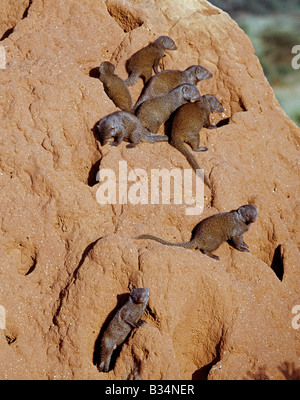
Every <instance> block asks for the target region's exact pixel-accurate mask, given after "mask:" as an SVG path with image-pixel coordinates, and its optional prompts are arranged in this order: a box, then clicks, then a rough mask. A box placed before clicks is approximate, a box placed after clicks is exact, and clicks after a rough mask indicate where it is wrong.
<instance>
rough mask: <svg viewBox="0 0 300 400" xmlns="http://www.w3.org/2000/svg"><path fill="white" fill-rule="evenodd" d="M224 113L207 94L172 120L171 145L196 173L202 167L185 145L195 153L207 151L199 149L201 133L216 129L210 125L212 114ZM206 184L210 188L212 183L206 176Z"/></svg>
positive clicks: (179, 112) (187, 105) (213, 97)
mask: <svg viewBox="0 0 300 400" xmlns="http://www.w3.org/2000/svg"><path fill="white" fill-rule="evenodd" d="M223 111H224V109H223V107H222V105H221V103H220V102H219V101H218V100H217V99H216V97H215V96H212V95H210V94H205V95H204V96H201V98H200V100H199V101H196V102H194V103H188V104H184V105H183V106H181V107H180V108H178V110H177V111H176V112H175V115H174V118H173V120H172V131H171V137H170V144H171V145H172V146H174V147H175V148H176V149H177V150H179V151H180V152H181V153H182V154H183V155H184V156H185V158H186V159H187V161H188V162H189V164H190V165H191V167H192V168H193V169H194V170H195V171H196V170H197V169H200V166H199V164H198V162H197V160H196V158H195V157H194V155H193V154H192V153H191V152H190V151H189V150H188V148H187V147H186V146H185V144H184V143H187V144H189V145H190V146H191V148H192V150H194V151H206V150H207V147H199V144H200V136H199V132H200V131H201V129H202V128H203V127H205V128H208V129H213V128H216V126H215V125H211V124H210V121H209V116H210V113H212V112H218V113H220V112H223ZM204 182H205V183H206V184H207V186H208V187H210V183H209V181H208V179H207V177H206V176H205V175H204Z"/></svg>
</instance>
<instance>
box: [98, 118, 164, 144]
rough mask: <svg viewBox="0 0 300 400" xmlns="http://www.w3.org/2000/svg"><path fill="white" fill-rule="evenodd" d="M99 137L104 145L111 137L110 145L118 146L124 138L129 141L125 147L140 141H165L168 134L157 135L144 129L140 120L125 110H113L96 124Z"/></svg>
mask: <svg viewBox="0 0 300 400" xmlns="http://www.w3.org/2000/svg"><path fill="white" fill-rule="evenodd" d="M97 128H98V132H99V139H100V142H101V145H102V146H104V145H105V144H106V143H107V142H109V140H110V139H111V138H113V139H114V141H113V142H110V145H111V146H119V144H120V143H121V142H122V141H123V140H124V141H125V142H130V145H127V147H135V146H136V145H137V144H139V143H140V142H149V143H155V142H166V141H168V139H169V138H168V136H166V135H157V134H155V133H152V132H149V131H148V130H147V129H145V128H144V127H143V125H142V123H141V121H140V120H139V119H138V118H137V117H136V116H135V115H132V114H130V113H128V112H126V111H115V112H114V113H112V114H109V115H106V116H105V117H103V118H102V119H101V120H100V121H99V122H98V124H97Z"/></svg>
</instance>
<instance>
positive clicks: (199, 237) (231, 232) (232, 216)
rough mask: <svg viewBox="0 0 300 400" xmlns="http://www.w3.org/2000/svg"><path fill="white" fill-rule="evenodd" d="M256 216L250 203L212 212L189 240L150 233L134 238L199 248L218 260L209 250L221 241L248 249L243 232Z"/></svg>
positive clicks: (240, 249)
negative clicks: (164, 237)
mask: <svg viewBox="0 0 300 400" xmlns="http://www.w3.org/2000/svg"><path fill="white" fill-rule="evenodd" d="M256 218H257V209H256V207H255V206H252V205H250V204H247V205H244V206H241V207H239V208H238V209H237V210H232V211H230V212H225V213H220V214H214V215H212V216H210V217H208V218H205V219H204V220H202V221H201V222H199V224H198V225H197V226H196V228H195V231H194V234H193V238H192V239H191V240H190V241H189V242H182V243H171V242H167V241H166V240H163V239H160V238H158V237H156V236H152V235H140V236H137V237H136V239H153V240H156V241H157V242H160V243H162V244H166V245H169V246H181V247H184V248H186V249H199V250H201V251H202V253H203V254H206V255H207V256H209V257H211V258H214V259H216V260H219V259H220V258H219V256H217V255H214V254H212V253H211V252H212V251H214V250H216V249H217V248H218V247H219V246H220V245H221V243H223V242H225V241H227V240H231V241H232V243H233V245H234V247H235V248H236V249H237V250H239V251H249V250H248V245H247V244H246V243H245V242H244V240H243V234H244V233H245V232H247V231H248V230H249V228H250V225H251V224H252V222H255V220H256Z"/></svg>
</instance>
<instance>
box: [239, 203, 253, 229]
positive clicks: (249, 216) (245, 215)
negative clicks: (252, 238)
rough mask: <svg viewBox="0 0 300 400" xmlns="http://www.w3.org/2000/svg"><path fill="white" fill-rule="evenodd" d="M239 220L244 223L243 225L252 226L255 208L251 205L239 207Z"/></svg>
mask: <svg viewBox="0 0 300 400" xmlns="http://www.w3.org/2000/svg"><path fill="white" fill-rule="evenodd" d="M236 211H237V213H238V215H239V218H240V219H241V220H242V221H243V222H245V224H247V225H248V224H252V222H255V221H256V218H257V208H256V206H252V205H251V204H247V205H245V206H241V207H239V208H238V209H237V210H236Z"/></svg>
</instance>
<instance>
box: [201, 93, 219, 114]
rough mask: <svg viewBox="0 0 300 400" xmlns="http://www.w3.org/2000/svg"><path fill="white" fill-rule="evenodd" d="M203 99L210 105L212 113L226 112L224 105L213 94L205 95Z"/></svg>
mask: <svg viewBox="0 0 300 400" xmlns="http://www.w3.org/2000/svg"><path fill="white" fill-rule="evenodd" d="M202 98H203V99H204V100H205V101H206V102H207V103H208V105H209V107H210V112H217V113H221V112H223V111H224V108H223V106H222V104H221V103H220V102H219V100H218V99H217V98H216V97H215V96H213V95H212V94H205V95H203V96H202Z"/></svg>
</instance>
